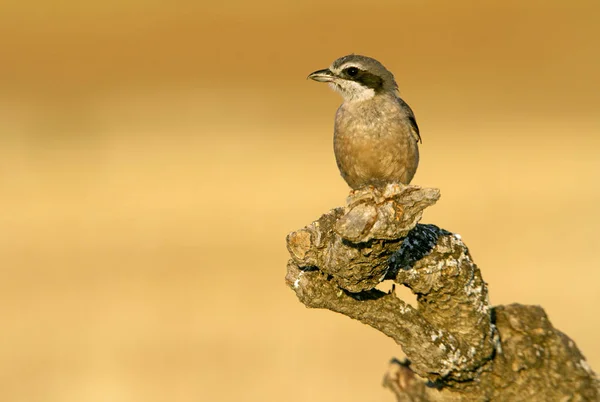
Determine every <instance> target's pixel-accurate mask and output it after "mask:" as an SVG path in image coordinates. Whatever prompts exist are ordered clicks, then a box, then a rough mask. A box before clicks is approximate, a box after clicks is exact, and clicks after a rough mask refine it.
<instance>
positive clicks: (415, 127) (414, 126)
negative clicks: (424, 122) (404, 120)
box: [408, 113, 423, 144]
mask: <svg viewBox="0 0 600 402" xmlns="http://www.w3.org/2000/svg"><path fill="white" fill-rule="evenodd" d="M408 120H409V121H410V131H411V134H412V136H413V137H414V138H415V140H416V141H417V142H420V143H421V144H422V143H423V140H421V134H419V126H418V125H417V119H415V115H414V114H412V113H411V114H409V115H408Z"/></svg>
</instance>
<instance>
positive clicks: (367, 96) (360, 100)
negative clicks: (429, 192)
mask: <svg viewBox="0 0 600 402" xmlns="http://www.w3.org/2000/svg"><path fill="white" fill-rule="evenodd" d="M307 78H310V79H312V80H314V81H317V82H326V83H328V84H329V86H330V87H331V88H332V89H333V90H335V91H336V92H339V93H340V94H341V95H342V98H343V103H342V104H341V105H340V107H339V108H338V110H337V112H336V115H335V124H334V134H333V145H334V153H335V159H336V162H337V166H338V168H339V170H340V173H341V175H342V178H343V179H344V180H345V181H346V183H348V185H349V186H350V188H351V189H353V190H359V189H363V188H366V187H374V188H382V187H385V186H387V185H388V184H391V183H396V184H397V183H401V184H404V185H408V184H409V183H410V182H411V180H412V179H413V177H414V175H415V173H416V171H417V166H418V165H419V148H418V143H419V142H422V141H421V135H420V133H419V126H418V125H417V121H416V119H415V115H414V113H413V111H412V109H411V108H410V106H408V104H407V103H406V102H405V101H404V100H402V98H400V96H399V95H398V85H397V84H396V80H395V79H394V75H393V74H392V73H391V72H390V71H388V70H387V69H386V68H385V67H384V66H383V64H381V63H380V62H379V61H377V60H375V59H373V58H371V57H367V56H361V55H357V54H350V55H347V56H343V57H340V58H338V59H337V60H335V61H334V62H333V63H332V64H331V66H329V68H326V69H323V70H317V71H315V72H313V73H311V74H309V75H308V77H307Z"/></svg>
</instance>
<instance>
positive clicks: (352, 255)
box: [286, 184, 600, 401]
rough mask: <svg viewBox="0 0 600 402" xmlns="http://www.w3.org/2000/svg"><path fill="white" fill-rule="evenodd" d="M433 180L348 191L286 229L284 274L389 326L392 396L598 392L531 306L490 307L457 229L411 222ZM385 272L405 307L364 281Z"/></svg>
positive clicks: (314, 295) (587, 395) (570, 345)
mask: <svg viewBox="0 0 600 402" xmlns="http://www.w3.org/2000/svg"><path fill="white" fill-rule="evenodd" d="M439 196H440V193H439V190H437V189H430V188H420V187H417V186H402V185H396V184H394V185H389V186H388V187H386V188H385V189H374V188H369V189H365V190H360V191H355V192H353V193H351V195H350V196H349V197H348V201H347V206H346V207H345V208H336V209H333V210H331V211H330V212H328V213H326V214H324V215H323V216H321V218H319V219H318V220H317V221H315V222H313V223H311V224H310V225H308V226H307V227H305V228H303V229H300V230H298V231H295V232H292V233H290V234H289V235H288V237H287V246H288V250H289V252H290V255H291V259H290V261H289V262H288V266H287V275H286V283H287V284H288V285H289V286H290V287H291V288H292V289H293V290H294V291H295V293H296V295H297V297H298V298H299V300H300V301H301V302H302V303H303V304H305V305H306V306H307V307H311V308H326V309H329V310H332V311H335V312H338V313H342V314H344V315H347V316H348V317H350V318H353V319H356V320H359V321H361V322H363V323H364V324H367V325H370V326H371V327H373V328H375V329H377V330H379V331H381V332H382V333H384V334H385V335H387V336H389V337H391V338H392V339H394V340H395V341H396V343H398V344H399V345H400V346H401V347H402V348H403V350H404V353H405V354H406V356H407V358H408V359H407V360H405V361H403V362H400V361H398V360H395V359H393V360H392V361H391V363H390V368H389V370H388V372H387V373H386V374H385V377H384V386H386V387H387V388H389V389H390V390H392V392H393V393H394V394H395V395H396V399H397V400H398V401H458V400H460V401H486V400H498V401H598V400H600V396H599V395H600V394H599V382H598V379H597V377H596V375H595V374H594V372H593V371H592V370H591V368H590V367H589V366H588V364H587V362H586V360H585V358H584V357H583V355H582V354H581V353H580V352H579V350H578V349H577V347H576V345H575V343H574V342H573V341H572V340H571V339H569V338H568V337H567V336H566V335H564V334H562V333H561V332H560V331H558V330H556V329H555V328H554V327H553V326H552V324H551V323H550V321H549V320H548V317H547V316H546V314H545V313H544V310H543V309H542V308H541V307H538V306H523V305H519V304H512V305H509V306H496V307H492V306H490V303H489V299H488V289H487V284H486V283H485V282H484V281H483V278H482V276H481V272H480V270H479V268H478V267H477V265H476V264H475V263H474V262H473V260H472V258H471V256H470V254H469V250H468V249H467V247H466V245H465V244H464V243H463V242H462V240H461V238H460V236H459V235H457V234H453V233H450V232H448V231H446V230H443V229H440V228H438V227H437V226H434V225H422V224H418V222H419V220H420V219H421V216H422V213H423V210H424V209H425V208H427V207H428V206H431V205H433V204H434V203H435V202H436V201H437V200H438V199H439ZM384 280H392V281H394V282H395V283H396V284H398V285H403V286H407V287H408V288H410V289H411V291H412V292H413V293H415V294H416V296H417V304H418V306H417V308H413V307H412V306H411V305H410V304H408V303H406V302H404V301H403V300H401V299H399V298H398V297H397V296H396V295H395V293H394V292H393V291H391V292H382V291H380V290H378V289H376V286H377V285H378V284H379V283H380V282H382V281H384Z"/></svg>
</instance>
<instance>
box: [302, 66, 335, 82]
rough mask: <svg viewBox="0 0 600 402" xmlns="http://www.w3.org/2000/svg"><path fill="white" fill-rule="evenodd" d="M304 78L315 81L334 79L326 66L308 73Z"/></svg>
mask: <svg viewBox="0 0 600 402" xmlns="http://www.w3.org/2000/svg"><path fill="white" fill-rule="evenodd" d="M306 78H310V79H311V80H315V81H317V82H331V81H333V80H334V79H335V75H333V73H332V72H331V70H330V69H328V68H326V69H325V70H317V71H315V72H314V73H310V74H309V75H308V77H306Z"/></svg>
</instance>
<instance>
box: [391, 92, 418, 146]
mask: <svg viewBox="0 0 600 402" xmlns="http://www.w3.org/2000/svg"><path fill="white" fill-rule="evenodd" d="M396 99H398V103H399V104H400V107H401V108H402V109H403V110H404V111H405V112H406V116H407V117H408V121H409V122H410V131H411V134H412V136H413V138H414V139H415V141H417V142H420V143H423V140H421V134H420V133H419V125H418V124H417V119H416V118H415V114H414V113H413V111H412V109H411V108H410V106H408V104H407V103H406V102H404V100H402V98H399V97H397V98H396Z"/></svg>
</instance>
